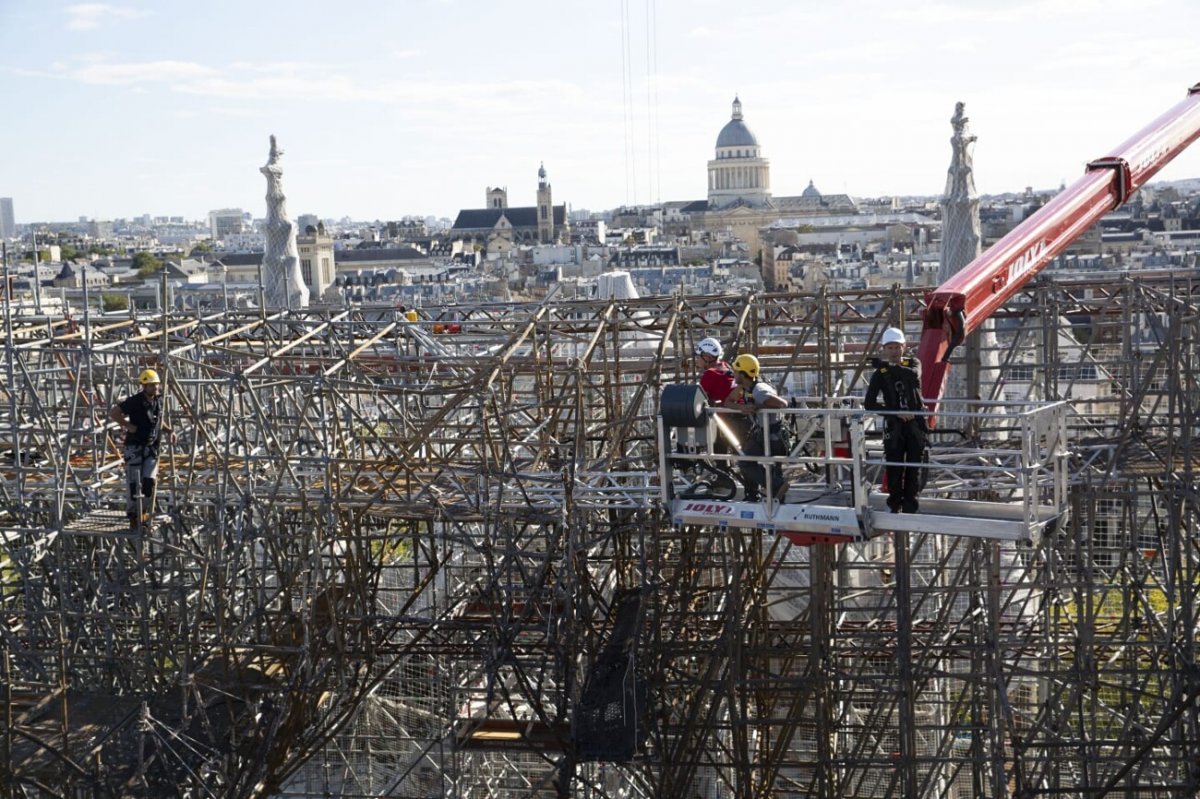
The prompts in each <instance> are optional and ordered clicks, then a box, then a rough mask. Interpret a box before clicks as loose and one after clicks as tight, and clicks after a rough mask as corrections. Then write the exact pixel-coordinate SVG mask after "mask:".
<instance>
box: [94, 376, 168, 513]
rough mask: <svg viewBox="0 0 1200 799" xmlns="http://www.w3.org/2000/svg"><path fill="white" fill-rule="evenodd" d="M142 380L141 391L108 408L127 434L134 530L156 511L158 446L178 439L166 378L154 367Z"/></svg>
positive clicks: (128, 501) (129, 507) (129, 505)
mask: <svg viewBox="0 0 1200 799" xmlns="http://www.w3.org/2000/svg"><path fill="white" fill-rule="evenodd" d="M138 383H139V384H140V385H141V387H142V389H141V391H139V392H137V393H136V394H131V395H130V396H128V397H126V398H125V399H124V400H122V401H121V402H119V403H117V404H116V405H114V406H112V407H111V408H109V409H108V418H109V419H111V420H112V421H114V422H116V423H117V424H118V425H120V426H121V431H122V433H123V434H124V437H125V476H126V483H127V484H128V487H129V495H128V497H127V498H126V503H125V515H126V516H128V517H129V528H130V529H131V530H136V529H138V527H139V524H140V522H141V520H142V519H144V518H148V517H149V516H150V515H152V513H153V507H154V491H155V482H156V478H157V476H158V448H159V445H160V444H161V442H162V440H163V439H164V438H165V439H166V440H167V441H169V442H173V441H174V440H175V431H173V430H172V429H171V427H170V425H168V424H167V421H166V418H165V414H164V413H163V400H162V396H161V394H160V391H161V390H162V378H161V377H159V374H158V372H156V371H155V370H154V369H143V370H142V372H141V374H139V375H138Z"/></svg>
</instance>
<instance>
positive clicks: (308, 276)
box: [300, 258, 312, 286]
mask: <svg viewBox="0 0 1200 799" xmlns="http://www.w3.org/2000/svg"><path fill="white" fill-rule="evenodd" d="M300 271H301V272H303V273H304V282H305V284H306V285H309V286H311V285H312V260H311V259H309V258H305V259H303V260H302V261H300Z"/></svg>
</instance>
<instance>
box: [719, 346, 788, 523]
mask: <svg viewBox="0 0 1200 799" xmlns="http://www.w3.org/2000/svg"><path fill="white" fill-rule="evenodd" d="M733 375H734V377H735V378H736V379H737V383H738V390H737V391H736V392H735V393H734V394H733V395H731V396H730V399H728V400H726V403H725V404H726V406H727V407H734V408H737V409H738V410H740V411H741V412H742V413H743V414H744V415H745V416H747V417H749V419H750V422H751V425H750V429H749V431H748V432H747V434H746V440H745V443H744V444H743V446H742V452H743V453H744V454H746V455H749V456H752V457H759V456H762V455H764V454H765V452H764V446H763V425H764V423H765V424H766V432H767V436H766V437H767V440H768V443H769V446H770V454H771V455H786V454H788V442H787V437H786V432H785V430H784V425H783V419H782V418H781V417H780V416H779V415H778V414H772V415H770V421H769V422H768V421H767V420H766V418H764V417H766V416H767V414H764V413H762V411H764V410H773V409H777V408H786V407H787V401H786V400H784V399H783V398H782V397H780V396H779V394H778V393H777V392H776V391H775V389H774V387H773V386H771V384H770V383H766V382H763V381H762V380H761V379H760V368H759V363H758V358H755V357H754V356H753V355H739V356H738V357H737V358H735V359H734V360H733ZM740 465H741V469H742V480H743V482H744V483H745V486H746V494H745V499H746V501H747V502H758V501H760V500H761V499H762V490H763V488H764V487H766V489H767V492H768V493H769V494H770V495H771V496H772V497H774V498H775V499H776V500H777V501H779V502H783V501H784V498H785V497H786V496H787V483H786V482H785V480H784V476H783V469H782V467H781V466H779V465H772V467H771V469H770V485H767V482H768V473H767V469H766V467H765V465H764V464H762V463H756V462H754V461H742V462H741V464H740Z"/></svg>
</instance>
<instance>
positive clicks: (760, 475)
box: [738, 425, 787, 502]
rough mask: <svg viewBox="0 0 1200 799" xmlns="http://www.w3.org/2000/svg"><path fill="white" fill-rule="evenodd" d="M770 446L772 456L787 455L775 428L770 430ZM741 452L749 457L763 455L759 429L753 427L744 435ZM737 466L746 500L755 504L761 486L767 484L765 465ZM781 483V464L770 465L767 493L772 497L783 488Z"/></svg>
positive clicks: (761, 437)
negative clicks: (739, 468) (739, 470)
mask: <svg viewBox="0 0 1200 799" xmlns="http://www.w3.org/2000/svg"><path fill="white" fill-rule="evenodd" d="M770 445H771V454H772V455H786V454H787V446H786V444H785V443H784V441H783V434H782V432H781V431H780V430H779V429H778V428H777V427H774V428H773V429H772V430H771V436H770ZM742 452H743V453H745V454H746V455H749V456H751V457H759V456H761V455H762V454H763V431H762V428H761V427H759V426H758V425H755V426H754V427H753V428H752V429H751V430H750V432H749V433H748V434H747V435H746V441H745V443H744V444H743V445H742ZM738 465H739V466H740V467H741V469H742V480H743V482H745V484H746V499H747V501H751V502H755V501H757V499H758V498H759V497H760V495H761V494H762V489H763V486H764V485H766V483H767V467H766V464H762V463H755V462H753V461H741V462H740V463H739V464H738ZM783 482H784V481H783V467H782V464H772V465H771V485H770V486H768V488H767V492H768V493H769V494H771V495H772V496H774V495H775V493H776V492H777V491H779V489H780V488H781V487H782V486H783Z"/></svg>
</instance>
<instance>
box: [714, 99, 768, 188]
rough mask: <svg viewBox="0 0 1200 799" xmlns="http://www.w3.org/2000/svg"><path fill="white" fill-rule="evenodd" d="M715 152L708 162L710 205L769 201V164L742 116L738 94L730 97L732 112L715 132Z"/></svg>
mask: <svg viewBox="0 0 1200 799" xmlns="http://www.w3.org/2000/svg"><path fill="white" fill-rule="evenodd" d="M715 156H716V157H715V158H713V160H711V161H709V162H708V207H709V208H710V209H719V208H729V207H732V206H735V205H742V206H749V207H751V208H762V207H765V206H768V205H770V202H771V165H770V162H769V161H767V159H766V158H763V157H762V154H761V152H760V150H759V146H758V139H757V138H755V136H754V134H753V133H752V132H751V131H750V127H749V126H748V125H747V124H746V121H745V120H744V119H743V118H742V101H741V100H740V99H738V98H737V97H734V98H733V115H732V116H731V118H730V120H729V121H728V122H726V123H725V127H723V128H721V132H720V133H719V134H717V147H716V153H715Z"/></svg>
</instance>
